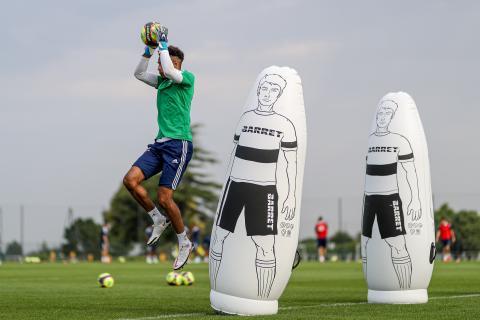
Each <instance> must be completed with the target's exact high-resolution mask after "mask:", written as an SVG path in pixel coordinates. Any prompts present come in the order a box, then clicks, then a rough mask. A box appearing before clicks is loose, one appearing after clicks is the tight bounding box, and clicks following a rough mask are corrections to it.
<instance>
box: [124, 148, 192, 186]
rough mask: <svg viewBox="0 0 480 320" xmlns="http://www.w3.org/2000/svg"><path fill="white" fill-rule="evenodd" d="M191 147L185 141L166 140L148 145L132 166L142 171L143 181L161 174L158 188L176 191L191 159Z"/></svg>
mask: <svg viewBox="0 0 480 320" xmlns="http://www.w3.org/2000/svg"><path fill="white" fill-rule="evenodd" d="M192 153H193V145H192V142H191V141H186V140H176V139H172V140H168V141H164V142H155V143H153V144H149V145H148V148H147V151H145V152H144V153H143V154H142V155H141V156H140V158H138V160H137V161H135V163H134V164H133V165H134V166H135V167H138V168H140V170H142V172H143V175H144V176H145V180H147V179H148V178H150V177H152V176H154V175H156V174H157V173H159V172H161V173H162V174H161V176H160V181H159V182H158V185H159V186H162V187H167V188H170V189H172V190H175V189H177V186H178V184H179V183H180V180H182V176H183V174H184V172H185V170H186V169H187V165H188V163H189V162H190V159H191V158H192Z"/></svg>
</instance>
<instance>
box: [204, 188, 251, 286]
mask: <svg viewBox="0 0 480 320" xmlns="http://www.w3.org/2000/svg"><path fill="white" fill-rule="evenodd" d="M241 185H242V184H239V183H237V182H234V181H232V180H228V181H227V183H226V184H225V190H224V191H223V196H222V199H221V201H220V205H219V206H218V215H217V220H216V222H215V223H216V225H217V227H216V228H215V231H214V234H213V238H212V241H211V242H210V257H209V264H210V265H209V271H210V280H211V286H212V288H214V289H215V288H216V285H217V282H216V281H217V276H218V271H219V270H220V264H221V262H222V256H223V243H224V241H225V239H226V238H227V236H228V235H229V234H230V233H231V232H234V231H235V226H236V225H237V221H238V217H239V216H240V213H241V212H242V209H243V205H244V201H243V195H244V194H245V192H244V191H243V190H242V187H241Z"/></svg>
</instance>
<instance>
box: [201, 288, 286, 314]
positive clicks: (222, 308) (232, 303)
mask: <svg viewBox="0 0 480 320" xmlns="http://www.w3.org/2000/svg"><path fill="white" fill-rule="evenodd" d="M210 305H211V306H212V308H213V309H214V310H215V311H217V312H220V313H226V314H237V315H242V316H255V315H267V314H277V312H278V300H254V299H246V298H240V297H235V296H231V295H228V294H225V293H220V292H217V291H214V290H211V291H210Z"/></svg>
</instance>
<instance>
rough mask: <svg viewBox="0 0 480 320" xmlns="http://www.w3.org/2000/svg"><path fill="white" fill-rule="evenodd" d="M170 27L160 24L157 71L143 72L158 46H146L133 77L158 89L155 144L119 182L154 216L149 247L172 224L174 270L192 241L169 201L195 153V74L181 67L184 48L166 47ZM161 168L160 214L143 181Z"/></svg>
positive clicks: (180, 217)
mask: <svg viewBox="0 0 480 320" xmlns="http://www.w3.org/2000/svg"><path fill="white" fill-rule="evenodd" d="M167 33H168V30H167V29H166V28H165V27H161V29H160V31H159V33H158V38H159V40H160V42H159V45H158V48H159V59H158V72H159V74H153V73H149V72H147V68H148V62H149V60H150V58H151V57H152V55H153V53H154V52H155V49H156V48H153V47H149V46H147V47H145V52H144V54H143V56H142V58H141V59H140V62H139V64H138V66H137V68H136V69H135V77H136V78H137V79H138V80H140V81H142V82H144V83H146V84H147V85H149V86H151V87H153V88H155V89H156V90H157V112H158V113H157V122H158V134H157V136H156V138H155V141H154V143H152V144H149V145H148V147H147V150H146V151H145V152H144V153H143V155H141V156H140V158H138V160H137V161H136V162H135V163H134V164H133V165H132V167H131V168H130V170H129V171H128V172H127V174H126V175H125V177H124V179H123V183H124V185H125V187H126V188H127V189H128V191H129V192H130V193H131V195H132V196H133V197H134V198H135V200H136V201H137V202H138V203H139V204H140V205H141V206H142V207H143V208H144V209H145V211H147V213H148V214H149V215H150V217H151V218H152V220H153V231H152V235H151V237H150V239H149V240H148V242H147V244H148V245H153V244H155V243H156V242H157V241H158V239H159V238H160V235H161V234H162V233H163V231H164V230H165V229H166V228H167V227H168V226H169V225H170V224H172V226H173V229H174V230H175V232H176V233H177V237H178V247H179V250H178V256H177V258H176V259H175V262H174V263H173V269H175V270H177V269H180V268H182V267H183V265H184V264H185V263H186V262H187V260H188V257H189V255H190V252H191V251H192V249H193V244H192V243H191V242H190V240H189V239H188V237H187V233H186V230H185V225H184V223H183V220H182V216H181V213H180V209H179V208H178V206H177V204H176V203H175V202H174V200H173V193H174V192H175V190H176V189H177V187H178V185H179V183H180V181H181V179H182V176H183V174H184V172H185V170H186V169H187V165H188V163H189V162H190V159H191V157H192V153H193V145H192V132H191V128H190V107H191V102H192V99H193V91H194V82H195V77H194V75H193V74H192V73H191V72H188V71H186V70H182V63H183V59H184V54H183V51H182V50H180V49H179V48H177V47H174V46H168V42H167V41H168V40H167ZM159 172H161V173H162V174H161V176H160V181H159V183H158V190H157V199H158V203H159V205H160V207H161V209H163V211H164V213H165V214H166V216H164V215H163V214H162V213H160V211H159V210H158V208H157V207H156V206H155V204H154V203H153V201H152V200H151V199H150V197H149V196H148V193H147V191H146V190H145V188H144V187H143V186H142V185H141V183H142V181H144V180H147V179H149V178H150V177H152V176H154V175H156V174H158V173H159Z"/></svg>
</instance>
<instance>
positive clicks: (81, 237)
mask: <svg viewBox="0 0 480 320" xmlns="http://www.w3.org/2000/svg"><path fill="white" fill-rule="evenodd" d="M101 229H102V227H101V225H99V224H97V223H95V221H93V219H91V218H88V219H81V218H78V219H76V220H74V221H73V223H72V224H71V225H70V226H69V227H67V228H65V232H64V237H65V240H66V243H65V244H64V245H63V246H62V251H63V253H64V254H65V255H68V253H69V252H70V251H75V252H76V253H77V255H78V256H80V257H86V256H87V255H88V254H90V253H91V254H93V255H94V256H95V257H96V258H98V257H100V233H101Z"/></svg>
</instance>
